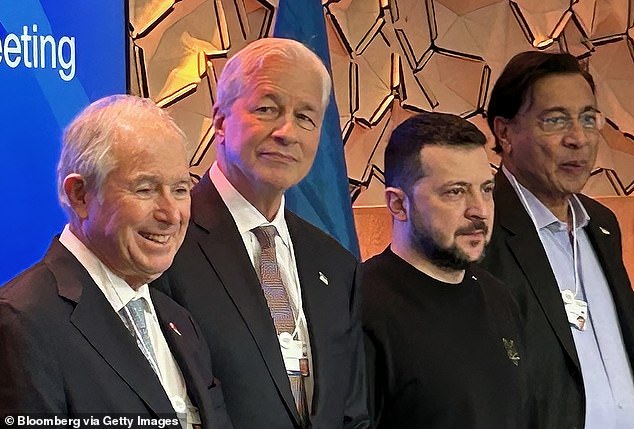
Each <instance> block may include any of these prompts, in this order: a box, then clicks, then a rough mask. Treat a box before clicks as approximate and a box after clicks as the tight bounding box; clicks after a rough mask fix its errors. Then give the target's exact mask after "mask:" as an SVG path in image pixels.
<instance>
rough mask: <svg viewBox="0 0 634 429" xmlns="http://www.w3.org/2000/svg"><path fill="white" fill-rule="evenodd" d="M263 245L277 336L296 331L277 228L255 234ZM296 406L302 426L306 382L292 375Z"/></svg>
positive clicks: (265, 284) (265, 286)
mask: <svg viewBox="0 0 634 429" xmlns="http://www.w3.org/2000/svg"><path fill="white" fill-rule="evenodd" d="M251 232H253V233H254V234H255V237H256V238H257V239H258V242H259V243H260V267H259V274H260V283H261V285H262V291H263V292H264V297H265V298H266V303H267V304H268V306H269V311H270V312H271V317H272V318H273V323H274V324H275V329H276V331H277V334H278V335H279V334H281V333H282V332H288V333H289V334H292V333H293V331H294V330H295V317H294V316H293V310H292V308H291V304H290V301H289V299H288V293H287V292H286V288H285V287H284V283H283V282H282V275H281V273H280V267H279V265H278V264H277V258H276V256H275V236H276V235H277V229H276V228H275V226H273V225H267V226H259V227H257V228H254V229H252V230H251ZM288 379H289V381H290V384H291V391H292V392H293V398H294V399H295V405H296V406H297V411H298V412H299V415H300V418H301V420H302V423H304V422H306V420H307V418H308V402H307V399H306V388H305V386H304V378H303V377H302V376H301V375H293V374H288Z"/></svg>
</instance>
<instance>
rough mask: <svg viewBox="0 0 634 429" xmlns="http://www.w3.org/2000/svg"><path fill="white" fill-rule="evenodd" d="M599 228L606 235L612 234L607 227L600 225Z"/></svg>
mask: <svg viewBox="0 0 634 429" xmlns="http://www.w3.org/2000/svg"><path fill="white" fill-rule="evenodd" d="M599 230H600V231H601V232H602V233H604V234H605V235H610V231H608V230H607V229H605V228H604V227H602V226H600V227H599Z"/></svg>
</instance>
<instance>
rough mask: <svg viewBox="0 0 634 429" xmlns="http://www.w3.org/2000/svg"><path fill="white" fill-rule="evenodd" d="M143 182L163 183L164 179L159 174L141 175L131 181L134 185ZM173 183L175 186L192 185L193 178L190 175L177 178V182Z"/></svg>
mask: <svg viewBox="0 0 634 429" xmlns="http://www.w3.org/2000/svg"><path fill="white" fill-rule="evenodd" d="M143 182H151V183H161V182H162V178H161V176H159V175H157V174H140V175H139V176H137V177H134V178H133V180H132V181H131V183H132V184H138V183H143ZM173 183H175V184H179V183H191V178H190V177H189V175H187V177H185V176H181V177H178V178H176V180H175V181H174V182H173Z"/></svg>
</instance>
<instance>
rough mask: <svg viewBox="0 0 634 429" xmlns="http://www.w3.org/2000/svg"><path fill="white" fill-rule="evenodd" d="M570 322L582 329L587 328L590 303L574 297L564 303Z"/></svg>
mask: <svg viewBox="0 0 634 429" xmlns="http://www.w3.org/2000/svg"><path fill="white" fill-rule="evenodd" d="M564 308H565V310H566V316H567V317H568V323H570V324H571V325H573V326H574V327H575V328H577V329H578V330H580V331H585V330H586V320H587V319H588V303H587V302H585V301H582V300H580V299H573V300H572V302H569V303H567V304H565V305H564Z"/></svg>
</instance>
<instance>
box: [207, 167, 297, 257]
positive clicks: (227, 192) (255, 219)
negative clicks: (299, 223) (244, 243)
mask: <svg viewBox="0 0 634 429" xmlns="http://www.w3.org/2000/svg"><path fill="white" fill-rule="evenodd" d="M209 178H210V179H211V182H212V183H213V184H214V186H215V187H216V189H217V190H218V193H219V194H220V198H222V201H223V202H224V203H225V205H226V206H227V208H228V209H229V212H230V213H231V216H232V217H233V220H234V221H235V223H236V226H237V227H238V231H239V232H240V235H243V234H245V233H247V232H249V231H251V230H252V229H253V228H256V227H258V226H264V225H273V226H275V228H276V229H277V233H278V234H279V236H280V238H281V239H282V241H283V242H284V244H285V245H286V246H287V247H290V242H291V240H290V233H289V231H288V226H287V225H286V220H285V219H284V205H285V199H284V196H282V202H281V203H280V207H279V209H278V210H277V213H276V214H275V217H274V218H273V220H272V221H271V222H269V221H268V219H267V218H266V217H264V215H263V214H262V213H260V212H259V211H258V209H256V208H255V207H254V206H253V204H251V203H250V202H249V201H248V200H247V199H246V198H244V197H243V196H242V194H240V192H238V190H237V189H236V188H235V187H234V186H233V185H232V184H231V183H230V182H229V180H228V179H227V177H226V176H225V175H224V173H223V172H222V171H221V170H220V168H219V167H218V163H217V162H214V163H213V165H212V166H211V168H210V169H209Z"/></svg>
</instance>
